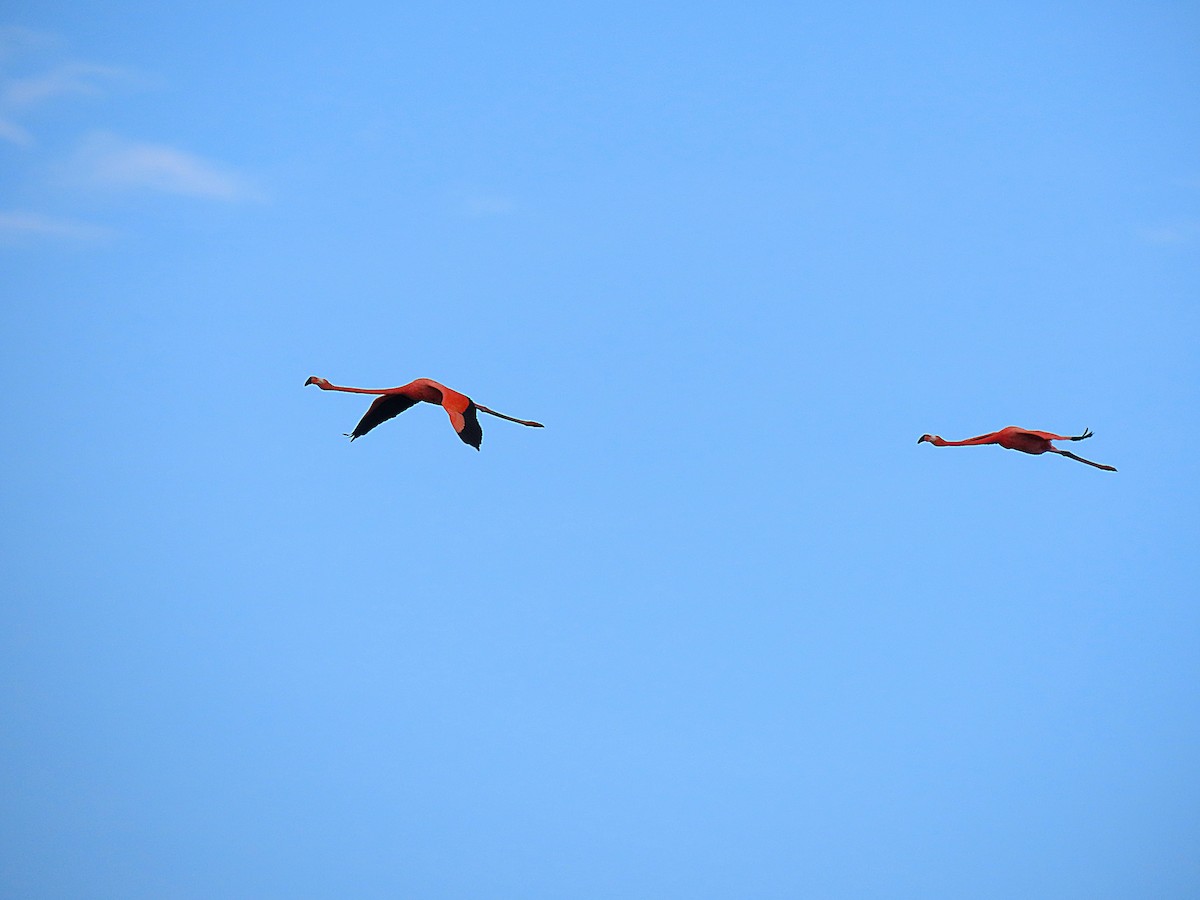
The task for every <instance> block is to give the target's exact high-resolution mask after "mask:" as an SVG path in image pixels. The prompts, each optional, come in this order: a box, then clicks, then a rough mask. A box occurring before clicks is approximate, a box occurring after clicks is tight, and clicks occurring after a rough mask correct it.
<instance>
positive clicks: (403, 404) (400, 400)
mask: <svg viewBox="0 0 1200 900" xmlns="http://www.w3.org/2000/svg"><path fill="white" fill-rule="evenodd" d="M416 404H417V401H416V400H414V399H412V398H411V397H406V396H404V394H382V395H380V396H379V397H376V398H375V402H374V403H372V404H371V407H370V409H368V410H367V412H366V415H364V416H363V417H362V418H361V419H360V420H359V422H358V424H357V425H355V426H354V433H353V434H351V435H350V440H354V439H355V438H360V437H362V436H363V435H364V434H366V433H367V432H368V431H370V430H371V429H372V428H374V427H375V426H376V425H382V424H383V423H384V422H386V421H387V420H388V419H394V418H396V416H398V415H400V413H402V412H404V411H405V410H406V409H408V408H409V407H410V406H415V405H416Z"/></svg>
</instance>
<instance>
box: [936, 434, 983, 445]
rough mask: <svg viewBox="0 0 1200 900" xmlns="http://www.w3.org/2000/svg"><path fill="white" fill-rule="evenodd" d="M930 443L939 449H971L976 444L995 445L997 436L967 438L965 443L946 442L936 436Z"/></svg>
mask: <svg viewBox="0 0 1200 900" xmlns="http://www.w3.org/2000/svg"><path fill="white" fill-rule="evenodd" d="M930 443H932V444H933V445H934V446H937V447H970V446H974V445H976V444H995V443H996V435H994V434H983V435H980V436H979V437H973V438H967V439H966V440H965V441H946V440H942V439H941V438H940V437H936V436H935V437H933V438H932V439H931V441H930Z"/></svg>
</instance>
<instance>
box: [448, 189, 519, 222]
mask: <svg viewBox="0 0 1200 900" xmlns="http://www.w3.org/2000/svg"><path fill="white" fill-rule="evenodd" d="M451 204H452V206H453V209H454V211H455V212H456V213H457V214H458V215H460V216H466V217H467V218H469V219H487V218H492V217H493V216H507V215H511V214H512V213H514V212H516V210H517V204H516V201H514V200H513V198H512V197H510V196H508V195H506V194H500V193H494V192H491V191H479V190H462V189H459V190H456V191H454V193H453V196H452V200H451Z"/></svg>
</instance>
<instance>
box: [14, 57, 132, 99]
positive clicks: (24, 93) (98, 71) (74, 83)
mask: <svg viewBox="0 0 1200 900" xmlns="http://www.w3.org/2000/svg"><path fill="white" fill-rule="evenodd" d="M125 74H126V73H125V72H124V70H122V69H119V68H117V67H115V66H99V65H94V64H92V63H82V62H73V63H65V64H63V65H59V66H55V67H53V68H51V69H49V70H46V71H43V72H39V73H38V74H36V75H27V76H25V77H22V78H6V79H5V80H4V88H3V91H2V92H0V105H3V106H4V107H5V108H6V109H28V108H30V107H33V106H37V105H38V104H41V103H45V102H46V101H48V100H53V99H55V98H56V97H63V96H70V95H72V94H74V95H77V96H93V97H94V96H97V95H99V94H100V93H102V91H103V84H104V82H105V81H109V80H112V79H115V78H120V77H123V76H125Z"/></svg>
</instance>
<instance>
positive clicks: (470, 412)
mask: <svg viewBox="0 0 1200 900" xmlns="http://www.w3.org/2000/svg"><path fill="white" fill-rule="evenodd" d="M450 422H451V424H453V425H454V430H455V431H457V432H458V436H459V437H460V438H462V442H463V443H464V444H470V445H471V446H472V447H474V448H475V449H476V450H478V449H479V445H480V444H481V443H483V428H481V427H480V425H479V413H478V411H477V410H476V408H475V404H474V403H471V402H469V401H468V403H467V408H466V409H464V410H463V411H462V414H461V415H459V414H458V413H454V412H452V413H450Z"/></svg>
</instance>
